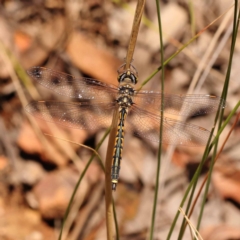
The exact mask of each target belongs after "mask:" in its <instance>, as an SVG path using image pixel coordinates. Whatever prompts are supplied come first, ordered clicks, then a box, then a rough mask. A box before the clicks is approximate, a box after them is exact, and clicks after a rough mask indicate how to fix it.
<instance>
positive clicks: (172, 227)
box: [166, 101, 240, 240]
mask: <svg viewBox="0 0 240 240" xmlns="http://www.w3.org/2000/svg"><path fill="white" fill-rule="evenodd" d="M239 107H240V101H239V102H238V103H237V104H236V106H235V107H234V109H233V110H232V111H231V113H230V114H229V116H228V117H227V119H226V120H225V121H224V123H223V124H222V126H221V128H220V129H219V131H218V132H217V134H216V136H215V138H214V139H213V141H212V143H211V144H210V145H209V148H206V150H205V153H206V154H204V156H205V159H206V157H207V156H208V154H209V153H210V151H211V149H212V147H213V146H214V145H215V144H216V143H217V141H218V138H219V136H220V135H221V133H222V132H223V130H224V129H225V127H226V126H227V124H228V123H229V122H230V120H231V119H232V117H233V116H234V114H235V113H236V112H237V110H238V108H239ZM203 158H204V157H203ZM202 162H203V163H204V161H201V163H202ZM200 171H201V166H200V165H199V166H198V168H197V170H196V172H195V174H194V176H193V178H192V180H191V181H190V183H189V185H188V187H187V189H186V191H185V194H184V197H183V199H182V201H181V204H180V206H179V208H180V207H181V208H182V207H183V205H184V203H185V201H186V199H187V196H188V194H189V192H190V190H191V188H192V186H193V184H194V182H195V181H196V180H197V177H198V175H199V172H200ZM179 214H180V212H179V211H177V213H176V215H175V217H174V220H173V222H172V225H171V228H170V230H169V233H168V236H167V239H166V240H170V238H171V236H172V233H173V230H174V227H175V225H176V222H177V220H178V217H179Z"/></svg>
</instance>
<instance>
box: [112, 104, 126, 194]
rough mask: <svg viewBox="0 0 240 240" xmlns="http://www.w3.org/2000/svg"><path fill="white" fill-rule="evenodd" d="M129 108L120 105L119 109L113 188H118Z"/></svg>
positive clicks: (113, 166)
mask: <svg viewBox="0 0 240 240" xmlns="http://www.w3.org/2000/svg"><path fill="white" fill-rule="evenodd" d="M127 112H128V108H126V107H120V110H119V121H118V131H117V135H116V138H115V146H114V154H113V165H112V176H111V177H112V190H116V187H117V183H118V178H119V172H120V164H121V159H122V149H123V141H124V121H125V118H126V116H127Z"/></svg>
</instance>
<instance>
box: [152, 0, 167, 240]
mask: <svg viewBox="0 0 240 240" xmlns="http://www.w3.org/2000/svg"><path fill="white" fill-rule="evenodd" d="M156 6H157V13H158V27H159V35H160V36H159V38H160V47H161V51H160V54H161V63H162V66H161V69H162V75H161V89H162V92H164V52H163V47H164V46H163V39H162V23H161V16H160V4H159V1H158V0H156ZM163 109H164V96H163V94H162V96H161V109H159V111H160V114H161V121H160V125H159V128H160V135H159V146H158V161H157V171H156V180H155V191H154V202H153V209H152V218H151V227H150V239H151V240H152V239H153V237H154V226H155V220H156V212H157V200H158V191H159V179H160V169H161V155H162V154H161V153H162V134H163V131H162V129H163V116H162V115H163Z"/></svg>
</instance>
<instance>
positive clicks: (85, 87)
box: [27, 67, 118, 102]
mask: <svg viewBox="0 0 240 240" xmlns="http://www.w3.org/2000/svg"><path fill="white" fill-rule="evenodd" d="M27 72H28V74H29V75H30V76H31V77H32V78H33V79H34V80H35V81H37V82H38V83H39V84H41V85H43V86H44V87H46V88H49V89H51V90H52V91H54V92H56V93H58V94H60V95H64V96H67V97H70V98H77V99H85V100H86V99H90V100H96V101H98V102H106V101H111V100H112V99H116V98H117V95H118V88H117V87H116V86H113V85H109V84H105V83H102V82H100V81H97V80H95V79H91V78H84V77H82V78H75V77H74V76H72V75H70V74H66V73H62V72H58V71H54V70H51V69H48V68H43V67H33V68H30V69H29V70H28V71H27Z"/></svg>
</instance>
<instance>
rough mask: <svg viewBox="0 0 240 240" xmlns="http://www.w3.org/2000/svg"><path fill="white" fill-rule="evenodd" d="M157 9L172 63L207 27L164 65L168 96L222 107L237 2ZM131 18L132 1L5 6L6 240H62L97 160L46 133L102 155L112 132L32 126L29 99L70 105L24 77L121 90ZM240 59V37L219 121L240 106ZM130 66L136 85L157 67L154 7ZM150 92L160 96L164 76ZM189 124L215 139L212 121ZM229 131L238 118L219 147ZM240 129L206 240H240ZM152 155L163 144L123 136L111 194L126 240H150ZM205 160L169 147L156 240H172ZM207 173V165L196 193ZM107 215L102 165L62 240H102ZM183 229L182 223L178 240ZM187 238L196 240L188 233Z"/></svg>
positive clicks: (0, 131) (218, 180)
mask: <svg viewBox="0 0 240 240" xmlns="http://www.w3.org/2000/svg"><path fill="white" fill-rule="evenodd" d="M160 3H161V18H162V25H163V42H164V58H165V59H168V58H169V57H170V56H171V55H172V54H173V53H175V52H176V51H177V49H178V48H180V47H181V46H182V44H184V43H187V42H188V41H189V40H190V39H191V38H192V37H193V36H195V34H197V33H198V32H200V31H202V30H203V29H204V28H205V27H206V26H208V27H207V28H206V29H205V30H204V31H203V32H202V34H201V35H200V36H199V38H197V40H196V41H194V42H192V43H191V44H190V45H189V46H188V47H187V48H185V49H184V50H183V51H182V52H181V53H180V54H178V55H177V56H176V57H175V58H173V59H172V60H171V61H170V62H169V64H168V65H167V66H166V69H165V92H168V93H173V94H187V93H194V94H211V95H216V96H220V95H221V91H222V88H223V84H224V79H225V75H226V68H227V65H228V62H229V51H230V44H231V33H232V20H233V8H230V7H231V4H233V1H227V0H218V1H207V0H204V1H203V0H194V1H189V0H169V1H168V0H162V1H161V2H160ZM135 7H136V1H127V0H126V1H118V0H115V1H114V0H113V1H103V0H85V1H81V0H69V1H64V0H34V1H31V2H30V1H16V0H14V1H13V0H6V1H4V0H1V1H0V239H1V240H43V239H44V240H45V239H47V240H48V239H57V237H58V234H59V229H60V227H61V222H62V218H63V215H64V213H65V210H66V208H67V205H68V202H69V200H70V197H71V194H72V192H73V190H74V187H75V184H76V183H77V181H78V178H79V176H80V174H81V173H82V171H83V169H84V168H85V166H86V164H87V162H88V160H89V158H90V156H91V154H92V152H91V151H90V150H89V149H86V148H84V147H82V146H78V145H76V144H72V143H69V142H66V141H62V140H59V139H56V138H53V137H50V136H46V135H45V134H44V133H47V134H50V135H52V136H55V137H59V138H63V139H67V140H70V141H74V142H77V143H80V144H85V145H87V146H89V147H92V148H95V147H96V144H97V143H98V142H99V140H100V139H101V137H102V136H103V134H104V132H105V130H106V128H107V127H108V126H104V125H101V124H100V123H99V127H97V129H96V130H94V131H87V130H78V129H69V128H64V127H59V126H56V125H54V124H49V123H46V122H44V121H40V120H36V119H34V118H32V116H31V115H29V114H28V113H27V112H26V111H25V110H24V107H25V106H26V105H27V104H28V103H29V102H30V101H32V100H55V101H71V99H70V100H69V99H68V98H65V97H64V96H60V95H57V94H54V93H53V92H52V91H50V90H48V89H46V88H43V87H41V86H40V85H39V84H37V83H36V82H34V81H33V80H32V79H30V77H29V76H28V75H27V74H26V70H27V69H29V68H30V67H33V66H45V67H48V68H51V69H54V70H57V71H61V72H65V73H68V74H71V75H74V76H76V77H79V78H80V77H89V78H94V79H98V80H99V81H102V82H105V83H108V84H115V85H117V69H118V68H119V66H120V65H121V64H123V63H124V58H125V57H126V51H127V47H128V42H129V37H130V33H131V26H132V21H133V16H134V11H135ZM228 9H229V10H228ZM227 10H228V11H227ZM226 11H227V12H226ZM223 13H225V14H224V15H222V14H223ZM221 15H222V16H221ZM219 16H221V17H220V18H219V19H218V20H216V19H217V18H218V17H219ZM214 20H216V21H215V22H213V21H214ZM212 22H213V23H212ZM239 60H240V41H239V38H238V39H237V42H236V49H235V54H234V58H233V67H232V74H231V81H230V86H229V92H228V100H227V103H226V107H225V116H224V118H226V117H227V115H228V114H229V112H230V111H231V110H232V109H233V107H234V106H235V104H236V103H237V102H238V101H239V98H240V78H239V75H240V68H239ZM133 64H134V66H135V67H136V69H137V70H138V73H139V83H140V84H141V83H142V82H143V81H144V80H145V79H146V78H147V77H149V76H150V74H151V73H152V72H153V71H155V70H156V69H157V68H158V67H159V66H160V65H161V62H160V44H159V34H158V25H157V12H156V5H155V1H148V0H147V1H146V6H145V11H144V19H143V21H142V24H141V27H140V32H139V36H138V41H137V45H136V49H135V53H134V61H133ZM145 88H146V89H150V90H154V91H161V88H160V74H157V75H155V76H154V77H153V78H152V79H151V81H150V82H149V83H148V84H147V85H146V86H145ZM188 122H190V123H193V124H196V125H198V126H202V127H204V128H207V129H209V130H210V129H211V128H212V126H213V123H214V114H211V115H208V116H202V117H195V118H190V119H189V121H188ZM233 122H234V118H233V119H232V120H231V121H230V124H229V126H227V127H226V129H225V130H224V132H223V134H222V136H221V139H220V143H219V146H221V145H222V143H223V141H224V139H225V138H226V135H227V133H228V132H229V130H230V128H231V126H232V124H233ZM239 126H240V125H239V123H238V125H237V126H236V127H235V130H234V131H233V133H232V135H231V137H230V138H229V139H228V142H227V144H226V146H225V148H224V150H223V152H222V154H221V155H220V157H219V159H218V161H217V163H216V165H215V169H214V171H213V174H212V183H211V185H210V189H209V194H208V197H207V203H206V206H205V211H204V216H203V220H202V224H201V229H200V233H201V235H202V237H203V239H211V240H213V239H218V240H227V239H240V158H239V156H240V145H239V139H240V138H239V134H240V129H239ZM106 148H107V141H105V142H104V143H103V145H102V146H101V148H100V150H99V154H100V156H101V157H102V159H103V160H104V159H105V154H106ZM157 151H158V144H156V143H152V142H148V141H146V140H141V139H139V138H136V137H134V136H133V135H132V134H131V133H129V134H126V140H125V143H124V151H123V159H122V166H121V173H120V180H119V184H118V188H117V191H116V192H115V193H114V194H113V195H114V199H115V202H116V210H117V217H118V225H119V231H120V236H121V239H138V240H139V239H146V236H147V234H148V229H149V225H150V221H151V212H152V203H153V191H154V186H155V170H156V164H157ZM203 151H204V147H197V148H188V147H177V148H168V147H167V146H164V148H163V166H162V174H161V188H160V196H159V201H158V210H157V213H156V219H157V221H156V226H155V239H166V236H167V234H168V231H169V228H170V226H171V223H172V221H173V218H174V216H175V213H176V212H177V210H178V207H179V204H180V202H181V200H182V197H183V195H184V192H185V190H186V188H187V186H188V184H189V181H190V180H191V177H192V176H193V174H194V172H195V170H196V168H197V166H198V164H199V162H200V160H201V156H202V154H203ZM208 169H209V162H207V163H206V164H205V166H204V171H203V172H202V174H201V178H200V181H199V186H200V183H201V182H202V180H203V179H204V177H205V176H206V173H207V171H208ZM199 186H198V188H199ZM200 199H201V196H200ZM199 202H200V201H199ZM199 202H198V203H197V206H196V209H195V212H194V213H193V216H192V218H191V221H192V223H193V224H196V222H197V218H198V214H199V207H200V204H199ZM104 209H105V204H104V174H103V171H102V169H101V167H100V164H99V162H98V161H96V159H95V160H94V161H93V162H92V163H91V165H90V167H89V169H88V171H87V173H86V175H85V177H84V178H83V181H82V182H81V185H80V187H79V189H78V192H77V196H76V199H75V201H74V204H73V207H72V210H71V212H70V215H69V217H68V219H67V221H66V226H65V232H64V235H63V237H64V238H63V239H68V240H76V239H79V240H80V239H87V240H90V239H97V240H100V239H106V227H105V225H106V224H105V212H104ZM180 225H181V221H179V222H178V224H177V226H176V227H175V232H176V233H174V234H175V235H173V239H177V236H178V235H177V234H178V231H179V228H180ZM184 239H191V235H190V232H189V231H186V235H185V237H184Z"/></svg>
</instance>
